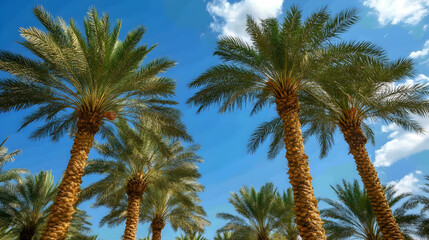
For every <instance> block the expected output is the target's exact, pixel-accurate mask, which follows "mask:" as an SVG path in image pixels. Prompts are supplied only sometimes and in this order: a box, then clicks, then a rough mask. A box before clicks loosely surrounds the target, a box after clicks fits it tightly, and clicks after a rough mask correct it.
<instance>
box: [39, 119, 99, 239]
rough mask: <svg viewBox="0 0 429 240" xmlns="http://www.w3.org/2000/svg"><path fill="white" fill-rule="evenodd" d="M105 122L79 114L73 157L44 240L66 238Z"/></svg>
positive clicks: (53, 206) (42, 237) (56, 198)
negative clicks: (94, 148)
mask: <svg viewBox="0 0 429 240" xmlns="http://www.w3.org/2000/svg"><path fill="white" fill-rule="evenodd" d="M102 120H103V116H102V114H95V113H92V112H84V113H80V114H79V119H78V122H77V133H76V136H75V138H74V143H73V147H72V150H71V157H70V160H69V163H68V165H67V169H66V171H65V173H64V177H63V180H62V182H61V185H60V186H59V188H58V194H57V196H56V197H55V200H54V203H53V205H52V210H51V214H50V215H49V220H48V223H47V226H46V228H45V230H44V231H43V234H42V236H41V237H40V239H41V240H63V239H65V238H66V234H67V231H68V229H69V227H70V221H71V220H72V218H73V213H74V212H75V210H74V205H75V204H76V202H77V200H78V194H79V192H80V184H81V183H82V176H83V171H84V168H85V163H86V160H87V159H88V154H89V151H90V150H91V147H92V144H93V141H94V135H95V134H96V133H97V132H98V130H99V128H100V126H101V124H102Z"/></svg>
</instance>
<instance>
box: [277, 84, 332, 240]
mask: <svg viewBox="0 0 429 240" xmlns="http://www.w3.org/2000/svg"><path fill="white" fill-rule="evenodd" d="M276 105H277V112H278V114H279V115H280V117H281V119H282V120H283V125H284V127H283V128H284V133H285V136H284V137H285V138H284V143H285V145H286V158H287V160H288V167H289V171H288V174H289V180H290V184H291V185H292V190H293V195H294V201H295V207H294V209H295V212H296V219H295V222H296V224H297V228H298V230H299V232H300V236H301V238H302V239H303V240H313V239H318V240H320V239H326V235H325V230H324V229H323V222H322V220H321V219H320V216H319V214H320V212H319V209H318V207H317V200H316V197H315V196H314V192H313V187H312V185H311V180H312V177H311V175H310V167H309V166H308V161H307V159H308V156H307V155H306V154H305V152H304V139H303V138H302V133H301V123H300V120H299V116H298V113H299V102H298V95H297V94H296V93H295V92H292V93H285V94H282V95H281V96H276Z"/></svg>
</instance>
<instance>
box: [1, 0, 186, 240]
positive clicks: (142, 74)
mask: <svg viewBox="0 0 429 240" xmlns="http://www.w3.org/2000/svg"><path fill="white" fill-rule="evenodd" d="M34 14H35V16H36V17H37V19H38V20H39V21H40V23H41V24H42V25H43V26H44V27H45V29H46V31H43V30H40V29H38V28H36V27H29V28H21V30H20V31H21V36H22V37H23V38H24V41H23V42H22V43H21V44H22V45H23V46H24V47H25V48H26V49H28V50H29V51H30V52H32V53H33V54H34V55H36V56H37V57H38V59H37V60H36V59H32V58H29V57H25V56H23V55H20V54H15V53H11V52H8V51H0V70H2V71H5V72H8V73H10V74H11V75H13V76H14V77H15V78H6V79H2V80H0V113H5V112H9V111H14V110H23V109H27V108H30V107H36V110H35V111H34V112H32V113H31V114H30V115H28V116H27V117H26V118H25V121H24V123H23V125H22V127H25V126H27V125H28V124H30V123H33V122H35V121H44V122H45V124H44V125H43V126H41V127H40V128H38V129H37V130H36V131H35V132H34V133H33V134H32V137H33V138H40V137H45V136H49V137H51V138H52V139H53V140H57V139H58V138H59V137H60V136H61V135H63V134H64V133H71V134H73V136H74V143H73V147H72V150H71V157H70V160H69V163H68V166H67V169H66V170H65V173H64V177H63V182H62V183H61V185H60V187H59V188H60V189H59V191H58V195H57V196H56V199H55V201H54V205H53V207H52V213H51V216H50V218H49V222H48V225H47V228H46V230H45V232H44V234H43V236H42V240H46V239H50V240H53V239H64V237H65V235H66V233H67V230H68V228H69V226H70V221H71V219H72V215H73V213H74V208H73V206H74V205H75V204H76V202H77V200H78V197H77V195H78V194H79V192H80V184H81V182H82V180H81V178H82V176H83V173H84V167H85V162H86V160H87V158H88V154H89V151H90V149H91V148H92V144H93V140H94V135H95V134H96V133H98V132H99V131H100V128H101V129H103V127H104V125H105V124H106V122H112V121H113V120H114V119H115V118H116V117H117V118H119V119H125V120H128V121H131V122H135V121H137V120H142V121H146V122H150V123H151V124H152V125H156V126H158V128H159V131H169V132H170V134H173V135H175V134H177V135H178V136H185V135H184V134H183V133H184V132H185V129H184V126H183V124H182V123H181V122H180V120H179V117H180V113H179V112H178V110H175V109H173V108H171V107H170V106H171V105H172V104H176V103H175V102H174V101H171V100H168V99H167V98H168V97H170V96H172V95H173V94H174V89H175V82H174V81H173V80H172V79H169V78H165V77H157V75H158V74H159V73H162V72H164V71H166V70H167V69H169V68H171V67H172V66H174V64H175V62H174V61H171V60H169V59H168V58H157V59H154V60H152V61H149V62H147V63H145V64H143V65H142V61H143V59H144V58H145V57H146V55H147V54H148V53H149V52H150V51H151V50H153V49H154V48H155V46H147V45H142V46H138V44H139V42H140V40H141V39H142V37H143V35H144V32H145V29H144V28H143V27H142V26H139V27H138V28H136V29H135V30H133V31H131V32H129V33H128V34H127V36H126V37H125V39H124V40H123V41H120V40H119V39H118V36H119V31H120V28H121V22H120V21H118V22H117V23H116V24H115V25H114V26H113V27H111V24H110V21H109V15H103V16H102V17H99V15H98V14H97V11H96V10H95V9H90V10H89V12H88V16H87V17H86V18H85V20H84V22H83V25H84V28H85V33H84V34H83V33H82V32H81V31H80V30H79V29H78V27H77V25H76V23H75V22H74V21H73V20H71V21H70V22H69V24H67V22H65V21H64V20H63V19H61V18H57V20H55V19H54V18H53V17H52V16H51V15H50V14H49V13H48V12H46V11H45V10H44V9H43V8H42V7H36V8H35V9H34ZM163 126H165V127H163ZM186 136H187V135H186ZM187 139H189V136H187Z"/></svg>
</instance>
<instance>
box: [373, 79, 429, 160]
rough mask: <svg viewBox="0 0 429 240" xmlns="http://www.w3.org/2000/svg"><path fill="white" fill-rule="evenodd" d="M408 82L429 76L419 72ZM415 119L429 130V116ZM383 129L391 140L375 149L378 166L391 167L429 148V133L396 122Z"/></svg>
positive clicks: (420, 80) (424, 80) (428, 80)
mask: <svg viewBox="0 0 429 240" xmlns="http://www.w3.org/2000/svg"><path fill="white" fill-rule="evenodd" d="M407 82H429V77H428V76H426V75H424V74H419V75H418V76H417V77H416V78H415V79H414V80H411V79H409V80H408V81H407ZM414 120H416V121H417V122H418V123H420V125H421V126H422V127H423V128H424V129H426V131H427V130H429V119H428V118H423V117H415V118H414ZM381 131H382V132H385V133H389V136H388V138H389V139H390V140H389V141H388V142H387V143H385V144H384V145H383V146H381V147H380V148H379V149H377V150H375V162H374V165H375V166H376V167H389V166H390V165H392V164H393V163H395V162H397V161H399V160H401V159H404V158H407V157H409V156H411V155H414V154H417V153H420V152H422V151H425V150H429V134H423V133H415V132H409V131H405V130H403V129H401V128H400V127H399V126H397V125H395V124H389V125H386V126H382V127H381Z"/></svg>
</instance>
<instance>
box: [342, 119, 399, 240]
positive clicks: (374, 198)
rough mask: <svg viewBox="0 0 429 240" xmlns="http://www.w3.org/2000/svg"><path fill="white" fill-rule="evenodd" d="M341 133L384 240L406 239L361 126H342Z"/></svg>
mask: <svg viewBox="0 0 429 240" xmlns="http://www.w3.org/2000/svg"><path fill="white" fill-rule="evenodd" d="M341 131H342V132H343V134H344V138H345V140H346V142H347V143H348V144H349V147H350V153H351V154H352V155H353V157H354V159H355V162H356V165H357V170H358V172H359V175H360V176H361V178H362V182H363V184H364V186H365V189H366V191H367V193H368V197H369V200H370V202H371V205H372V209H373V211H374V214H375V217H376V219H377V223H378V226H379V227H380V231H381V233H382V234H383V238H384V239H389V240H396V239H404V237H403V236H402V233H401V230H400V229H399V225H398V224H397V223H396V220H395V217H394V216H393V213H392V210H391V209H390V207H389V204H388V202H387V199H386V196H385V195H384V191H383V187H382V185H381V183H380V179H379V178H378V176H377V171H376V170H375V167H374V165H372V163H371V159H370V158H369V156H368V152H367V151H366V148H365V144H366V142H367V138H366V137H365V135H364V134H363V131H362V129H361V127H360V125H357V126H341Z"/></svg>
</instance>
